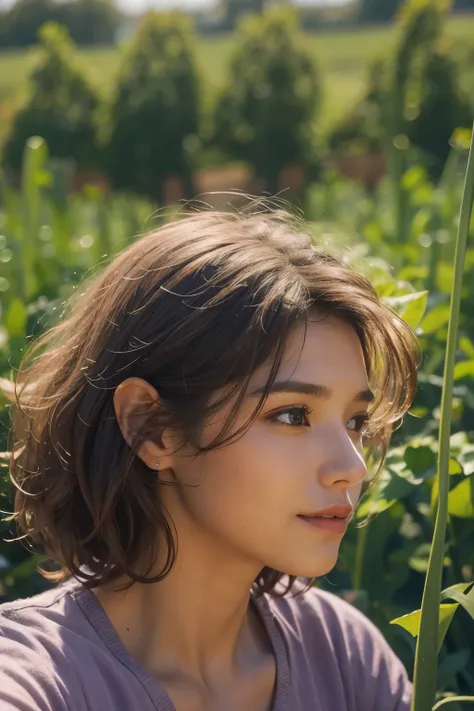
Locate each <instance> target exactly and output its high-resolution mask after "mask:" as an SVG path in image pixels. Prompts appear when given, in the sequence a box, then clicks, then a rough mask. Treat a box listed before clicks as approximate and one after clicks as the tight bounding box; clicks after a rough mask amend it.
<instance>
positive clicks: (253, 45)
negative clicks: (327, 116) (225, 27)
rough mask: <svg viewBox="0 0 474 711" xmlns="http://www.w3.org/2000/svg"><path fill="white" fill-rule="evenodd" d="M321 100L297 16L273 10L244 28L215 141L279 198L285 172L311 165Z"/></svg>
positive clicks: (217, 112) (220, 101) (217, 114)
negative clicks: (280, 178)
mask: <svg viewBox="0 0 474 711" xmlns="http://www.w3.org/2000/svg"><path fill="white" fill-rule="evenodd" d="M320 94H321V91H320V83H319V78H318V74H317V71H316V67H315V65H314V62H313V59H312V57H311V55H310V54H309V53H307V52H305V51H303V50H302V49H300V47H299V40H298V36H297V15H296V13H295V12H293V11H290V10H288V9H287V8H270V9H269V10H268V11H267V12H266V13H265V14H264V15H263V17H252V18H249V19H247V20H245V21H244V22H243V23H242V24H241V25H240V28H239V31H238V38H237V48H236V51H235V54H234V56H233V59H232V63H231V68H230V76H229V79H228V82H227V86H226V87H225V88H224V89H223V91H222V93H221V95H220V96H219V98H218V101H217V106H216V110H215V131H214V140H215V142H216V143H217V144H218V145H219V147H220V148H222V149H223V150H224V151H226V152H227V153H228V154H229V156H231V157H235V158H237V159H243V160H246V161H247V162H248V163H249V164H250V165H251V166H252V167H253V169H254V172H255V174H256V176H257V177H259V178H263V179H264V180H265V183H266V186H267V188H268V190H270V191H271V192H275V191H276V190H277V189H278V176H279V174H280V172H281V170H282V169H283V168H284V167H285V166H289V165H292V164H295V163H296V164H301V165H304V164H306V162H307V160H308V156H309V154H310V153H311V146H312V136H311V130H312V125H313V120H314V115H315V110H316V109H317V107H318V106H319V100H320Z"/></svg>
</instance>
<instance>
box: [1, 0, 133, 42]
mask: <svg viewBox="0 0 474 711" xmlns="http://www.w3.org/2000/svg"><path fill="white" fill-rule="evenodd" d="M46 22H57V23H59V24H60V25H64V27H66V28H67V30H68V31H69V35H70V36H71V38H72V40H73V41H74V42H76V43H78V44H94V43H102V44H104V43H112V42H114V41H115V34H116V31H117V29H118V25H119V22H120V13H119V12H118V10H117V8H116V6H115V3H114V0H65V1H63V2H57V0H17V2H16V3H15V4H14V5H12V7H11V8H10V10H9V11H8V12H5V13H3V17H2V22H1V29H0V46H3V47H26V46H28V45H32V44H36V42H37V36H38V30H39V28H40V27H41V26H42V25H43V24H45V23H46Z"/></svg>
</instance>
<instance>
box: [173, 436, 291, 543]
mask: <svg viewBox="0 0 474 711" xmlns="http://www.w3.org/2000/svg"><path fill="white" fill-rule="evenodd" d="M292 480H293V482H294V476H293V474H292V468H291V467H290V466H288V465H287V463H286V462H285V461H284V460H282V453H281V451H278V449H277V450H275V448H272V447H269V446H268V443H266V442H265V438H264V437H263V436H250V433H249V435H248V436H245V437H243V438H241V440H239V441H237V442H236V443H234V444H232V445H230V446H229V447H226V448H224V449H222V450H217V451H214V452H209V453H208V454H206V455H203V458H202V462H201V464H200V467H199V473H198V474H197V476H196V484H197V486H194V487H185V490H184V492H183V501H184V502H185V505H186V508H187V510H188V512H189V513H191V514H192V516H193V518H194V520H195V521H198V522H199V523H200V524H201V525H204V526H206V527H207V528H213V529H215V530H220V531H230V530H233V531H240V532H243V531H245V530H248V531H249V532H251V534H252V535H256V534H257V535H258V533H259V531H260V532H261V533H263V531H264V530H268V529H269V526H270V529H271V528H276V527H277V526H278V519H280V523H281V516H280V517H279V516H278V512H280V514H281V515H283V516H284V515H285V511H287V510H291V502H292V495H291V490H292Z"/></svg>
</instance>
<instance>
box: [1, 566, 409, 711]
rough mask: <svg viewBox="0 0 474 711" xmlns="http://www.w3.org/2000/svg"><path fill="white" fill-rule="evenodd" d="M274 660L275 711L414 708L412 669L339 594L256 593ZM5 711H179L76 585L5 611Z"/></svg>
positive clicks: (92, 600) (254, 601)
mask: <svg viewBox="0 0 474 711" xmlns="http://www.w3.org/2000/svg"><path fill="white" fill-rule="evenodd" d="M251 601H252V604H254V605H255V606H256V610H257V612H258V613H259V614H260V616H261V618H262V620H263V623H264V625H265V627H266V629H267V631H268V634H269V637H270V640H271V643H272V645H273V649H274V654H275V658H276V668H277V674H276V687H275V694H274V701H273V705H272V711H328V709H337V711H409V708H410V701H411V694H412V688H411V684H410V682H409V680H408V677H407V674H406V671H405V669H404V667H403V665H402V664H401V662H400V661H399V660H398V658H397V657H396V656H395V654H394V653H393V652H392V650H391V648H390V647H389V645H388V644H387V642H386V641H385V640H384V638H383V637H382V635H381V634H380V632H379V631H378V630H377V628H376V627H375V626H374V625H373V624H372V623H371V622H370V621H369V620H368V619H367V618H366V617H365V616H364V615H362V613H360V612H359V611H358V610H357V609H355V608H354V607H352V606H351V605H349V603H347V602H344V601H343V600H340V599H339V598H337V597H336V596H334V595H332V594H330V593H327V592H323V591H321V590H317V589H315V588H312V589H311V590H310V591H308V592H307V593H304V594H303V595H301V596H299V597H296V598H272V597H271V596H269V595H268V594H265V595H264V596H263V597H261V598H255V597H254V595H253V594H252V595H251ZM0 709H1V711H65V710H66V709H67V711H176V710H175V708H174V705H173V703H172V701H171V699H170V697H169V696H168V695H167V693H166V691H165V689H164V688H163V686H162V685H161V683H160V681H159V679H158V678H157V677H155V676H152V675H151V674H149V673H148V672H147V671H146V670H145V669H144V668H143V667H142V666H141V665H140V664H139V663H138V662H137V661H136V660H135V659H133V657H132V656H131V655H130V654H129V653H128V651H127V649H126V647H125V645H124V644H123V642H122V641H121V639H120V637H119V636H118V634H117V633H116V631H115V629H114V627H113V626H112V624H111V622H110V620H109V618H108V617H107V615H106V613H105V611H104V609H103V607H102V606H101V604H100V603H99V601H98V600H97V598H96V597H95V595H94V594H93V593H92V592H90V591H89V590H87V589H86V588H84V587H83V586H82V585H81V584H80V583H78V582H77V581H76V580H74V579H73V580H69V581H68V582H66V583H63V584H62V585H61V586H59V587H56V588H54V589H52V590H48V591H46V592H44V593H41V594H40V595H36V596H34V597H31V598H27V599H25V600H16V601H15V602H13V603H7V604H4V605H0Z"/></svg>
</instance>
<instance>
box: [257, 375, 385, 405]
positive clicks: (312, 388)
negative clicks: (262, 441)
mask: <svg viewBox="0 0 474 711" xmlns="http://www.w3.org/2000/svg"><path fill="white" fill-rule="evenodd" d="M264 392H265V386H264V385H263V386H262V387H259V388H257V389H256V390H252V392H250V393H249V397H256V396H259V395H262V394H263V393H264ZM273 393H303V394H305V395H311V396H312V397H316V398H320V399H322V400H329V399H330V397H331V396H332V394H333V391H332V390H331V389H330V388H328V387H326V386H325V385H316V384H315V383H304V382H301V381H299V380H280V381H276V382H275V383H273V385H272V386H271V388H270V390H269V391H268V394H269V395H271V394H273ZM374 400H375V395H374V393H373V392H372V390H370V388H366V389H365V390H361V391H360V392H359V393H357V395H355V397H354V398H353V400H352V402H369V403H370V402H373V401H374Z"/></svg>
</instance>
